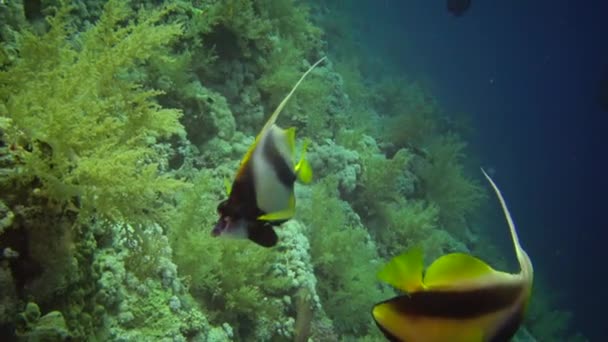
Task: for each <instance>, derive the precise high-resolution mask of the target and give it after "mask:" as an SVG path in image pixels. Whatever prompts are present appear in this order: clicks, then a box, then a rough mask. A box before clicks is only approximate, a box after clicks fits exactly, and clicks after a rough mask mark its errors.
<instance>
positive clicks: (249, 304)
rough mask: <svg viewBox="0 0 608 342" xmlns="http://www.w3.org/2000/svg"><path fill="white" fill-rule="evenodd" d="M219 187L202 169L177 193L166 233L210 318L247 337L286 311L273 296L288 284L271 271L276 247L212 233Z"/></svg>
mask: <svg viewBox="0 0 608 342" xmlns="http://www.w3.org/2000/svg"><path fill="white" fill-rule="evenodd" d="M222 191H223V184H222V182H221V180H218V179H215V178H214V177H213V175H212V174H211V173H210V172H209V171H207V170H205V171H202V172H201V173H200V174H199V175H198V176H197V177H196V179H195V180H194V186H193V188H192V189H191V190H188V191H186V192H184V193H183V194H182V195H181V196H180V197H179V208H178V209H179V210H178V212H179V215H178V216H177V217H176V218H175V219H174V220H173V224H172V227H171V230H170V233H169V238H170V242H171V245H172V247H173V251H174V261H175V263H176V264H177V265H178V267H179V269H180V273H181V274H182V275H184V276H185V277H187V279H188V280H187V282H188V283H189V284H190V286H189V288H190V293H191V294H192V295H193V297H194V298H195V299H196V300H197V301H198V303H199V304H200V305H201V306H202V307H204V308H205V310H207V313H208V314H209V316H210V320H211V322H212V323H216V324H221V323H224V322H228V323H230V324H231V325H232V326H234V327H235V329H236V330H237V332H236V333H237V335H239V336H242V337H245V336H252V335H253V334H254V333H255V331H256V330H259V329H264V328H265V327H263V326H262V325H263V324H264V322H276V321H278V320H280V319H281V318H282V317H284V316H285V315H286V314H285V313H284V311H283V305H282V304H281V303H279V302H278V301H277V300H276V299H275V298H282V296H283V295H286V293H285V292H286V291H289V290H290V289H291V287H290V286H289V283H288V281H289V278H288V277H286V276H275V275H272V267H273V265H275V264H276V263H277V260H278V258H279V251H278V250H277V249H273V250H267V249H262V248H259V246H257V245H254V244H252V243H251V242H249V241H247V240H227V239H218V238H214V237H212V236H211V234H210V230H211V228H212V227H213V225H214V224H215V220H216V219H217V217H216V216H215V215H213V213H214V212H215V207H216V205H217V203H218V199H219V196H220V195H219V194H220V193H221V192H222Z"/></svg>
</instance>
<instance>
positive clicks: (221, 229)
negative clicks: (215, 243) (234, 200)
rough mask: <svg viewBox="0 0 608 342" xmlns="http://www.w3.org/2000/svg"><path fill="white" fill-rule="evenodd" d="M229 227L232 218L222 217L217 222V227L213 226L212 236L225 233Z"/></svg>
mask: <svg viewBox="0 0 608 342" xmlns="http://www.w3.org/2000/svg"><path fill="white" fill-rule="evenodd" d="M228 228H230V218H229V217H220V219H219V220H218V221H217V223H216V224H215V227H213V230H212V231H211V236H220V235H222V234H223V233H225V232H226V231H227V230H228Z"/></svg>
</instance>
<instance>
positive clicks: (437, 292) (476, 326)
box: [372, 170, 533, 342]
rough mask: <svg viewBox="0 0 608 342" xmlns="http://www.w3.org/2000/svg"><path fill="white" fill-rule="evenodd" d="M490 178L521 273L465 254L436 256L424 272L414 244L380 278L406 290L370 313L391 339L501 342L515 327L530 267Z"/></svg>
mask: <svg viewBox="0 0 608 342" xmlns="http://www.w3.org/2000/svg"><path fill="white" fill-rule="evenodd" d="M482 172H483V174H484V175H485V177H486V178H487V179H488V181H489V182H490V184H491V186H492V188H493V189H494V192H495V193H496V195H497V197H498V200H499V201H500V204H501V206H502V210H503V212H504V215H505V217H506V219H507V223H508V225H509V229H510V231H511V238H512V240H513V244H514V246H515V253H516V256H517V260H518V261H519V266H520V269H521V270H520V272H519V273H517V274H511V273H506V272H501V271H496V270H494V269H492V268H491V267H490V266H489V265H487V264H486V263H485V262H483V261H481V260H480V259H477V258H475V257H473V256H471V255H469V254H464V253H452V254H447V255H444V256H441V257H440V258H438V259H437V260H435V261H434V262H433V263H432V264H431V265H430V266H429V267H428V268H427V269H426V272H425V273H424V275H423V268H424V266H423V252H422V249H420V248H413V249H411V250H409V251H407V252H405V253H404V254H401V255H399V256H397V257H395V258H393V259H392V260H391V261H389V263H388V264H386V265H385V266H384V267H383V268H382V269H381V270H380V272H379V273H378V277H379V278H380V279H381V280H382V281H384V282H386V283H388V284H390V285H392V286H394V287H395V288H397V289H398V290H401V291H404V292H405V294H403V295H399V296H397V297H394V298H392V299H389V300H386V301H384V302H381V303H378V304H376V305H375V306H374V307H373V309H372V316H373V318H374V320H375V321H376V324H377V325H378V327H379V328H380V330H381V331H382V332H383V333H384V335H385V336H386V337H387V339H388V340H390V341H407V342H445V341H450V342H482V341H483V342H486V341H488V342H504V341H509V340H510V339H511V338H512V337H513V335H514V334H515V333H516V332H517V329H518V328H519V326H520V324H521V322H522V320H523V317H524V313H525V310H526V307H527V304H528V301H529V299H530V293H531V291H532V278H533V269H532V262H531V261H530V258H529V257H528V254H526V252H525V251H524V250H523V249H522V247H521V245H520V243H519V238H518V237H517V232H516V231H515V225H514V223H513V220H512V218H511V214H510V213H509V210H508V209H507V205H506V203H505V201H504V199H503V197H502V195H501V193H500V190H499V189H498V187H497V186H496V184H494V181H492V179H491V178H490V176H488V175H487V173H486V172H485V171H483V170H482Z"/></svg>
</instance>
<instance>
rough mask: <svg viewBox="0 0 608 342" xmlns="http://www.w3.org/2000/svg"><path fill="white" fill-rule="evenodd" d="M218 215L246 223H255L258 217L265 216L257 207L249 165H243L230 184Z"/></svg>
mask: <svg viewBox="0 0 608 342" xmlns="http://www.w3.org/2000/svg"><path fill="white" fill-rule="evenodd" d="M220 214H222V215H223V216H229V217H232V218H234V219H240V218H242V219H245V220H248V221H256V220H257V218H258V217H260V216H261V215H264V214H265V213H264V212H263V211H262V210H261V209H260V208H258V206H257V199H256V191H255V186H254V183H253V172H252V170H251V164H250V163H248V164H247V165H244V167H243V169H242V170H241V172H240V173H239V175H238V177H237V178H236V179H235V180H234V182H233V183H232V188H231V191H230V195H229V196H228V200H227V201H226V203H225V204H224V205H223V210H222V212H221V213H220Z"/></svg>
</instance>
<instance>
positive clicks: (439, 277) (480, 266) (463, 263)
mask: <svg viewBox="0 0 608 342" xmlns="http://www.w3.org/2000/svg"><path fill="white" fill-rule="evenodd" d="M499 273H501V272H497V271H495V270H494V269H493V268H492V267H490V266H489V265H488V264H486V263H485V262H483V261H482V260H480V259H478V258H475V257H474V256H471V255H469V254H464V253H451V254H446V255H444V256H442V257H440V258H438V259H437V260H435V261H434V262H433V263H432V264H431V265H430V266H429V267H428V268H427V270H426V273H425V275H424V285H425V286H426V287H427V288H429V289H432V288H439V287H450V286H454V285H457V284H459V283H465V282H471V281H473V280H475V279H479V278H482V277H487V276H491V275H494V274H499Z"/></svg>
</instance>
